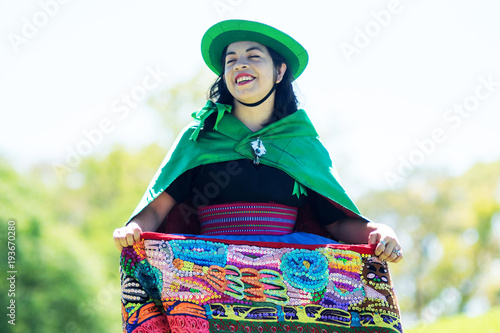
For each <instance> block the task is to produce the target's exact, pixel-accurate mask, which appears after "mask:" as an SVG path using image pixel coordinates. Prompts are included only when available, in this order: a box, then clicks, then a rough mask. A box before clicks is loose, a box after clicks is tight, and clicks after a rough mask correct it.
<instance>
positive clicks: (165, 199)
mask: <svg viewBox="0 0 500 333" xmlns="http://www.w3.org/2000/svg"><path fill="white" fill-rule="evenodd" d="M174 205H175V200H174V199H173V198H172V197H171V196H170V195H169V194H167V193H165V192H163V193H161V194H160V195H159V196H158V197H157V198H156V199H155V200H153V202H151V203H150V204H149V205H147V206H146V207H145V208H144V209H143V210H142V211H141V212H140V213H139V214H137V216H136V217H134V218H133V219H132V220H131V221H130V222H129V223H128V224H127V225H126V226H124V227H121V228H117V229H115V231H114V232H113V238H114V240H115V245H116V247H117V248H118V250H119V251H121V250H122V249H123V248H124V247H127V246H131V245H134V243H136V242H138V241H140V240H141V232H143V231H156V230H157V229H158V227H159V226H160V224H161V222H162V221H163V220H164V219H165V217H166V216H167V214H168V213H169V212H170V210H171V209H172V207H174Z"/></svg>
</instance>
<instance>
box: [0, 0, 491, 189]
mask: <svg viewBox="0 0 500 333" xmlns="http://www.w3.org/2000/svg"><path fill="white" fill-rule="evenodd" d="M64 2H66V3H64ZM44 4H45V5H44ZM43 7H45V11H44V9H43ZM46 12H48V14H47V13H46ZM387 13H390V17H388V16H387ZM498 13H500V5H499V3H498V2H493V1H486V0H483V1H465V0H445V1H430V0H420V1H418V0H414V1H411V0H400V1H387V0H386V1H378V0H377V1H374V0H366V1H347V0H346V1H311V0H308V1H269V0H267V1H262V0H253V1H246V0H208V1H202V0H198V1H180V0H178V1H156V0H150V1H131V0H121V1H115V0H108V1H95V0H90V1H68V0H65V1H63V0H59V1H57V0H41V1H27V0H26V1H22V2H21V1H0V37H1V38H0V115H1V122H0V156H4V157H6V158H7V159H8V160H9V161H11V163H12V164H14V165H15V166H16V167H19V168H21V169H24V168H26V167H27V166H29V165H32V164H34V163H38V162H45V163H49V164H53V163H60V164H63V165H66V164H67V158H68V155H69V153H68V151H69V150H76V149H77V148H78V147H80V148H81V149H83V148H85V147H87V148H89V147H90V148H89V150H88V152H89V153H90V154H98V153H103V152H105V151H107V149H109V147H111V146H112V145H113V144H114V143H116V142H122V143H124V144H126V145H128V146H130V147H135V148H137V147H140V146H142V145H144V144H147V143H149V142H155V141H157V140H159V139H160V138H164V134H163V133H162V128H161V127H160V126H159V125H158V121H157V119H156V118H155V117H154V112H153V111H151V110H150V109H148V108H147V107H146V106H144V105H139V106H137V107H134V108H131V109H130V112H129V113H128V114H127V115H126V116H123V114H122V113H116V112H114V111H113V110H116V108H114V105H115V106H116V104H115V103H119V102H120V98H121V97H120V96H122V95H123V94H131V92H133V91H134V89H135V91H136V92H140V90H138V89H139V88H137V87H138V86H140V85H141V84H142V82H143V80H144V78H145V77H147V76H148V75H149V74H148V68H149V70H155V69H157V70H158V71H160V72H161V73H163V74H161V75H162V77H161V78H160V84H158V85H156V87H154V89H149V90H148V92H149V93H150V94H154V93H158V92H160V91H162V89H165V88H166V87H169V86H173V85H175V84H176V83H179V82H181V81H183V80H186V79H189V78H190V77H192V76H193V75H194V74H195V73H197V72H198V70H199V69H200V68H204V67H205V65H204V63H203V60H202V58H201V54H200V41H201V37H202V35H203V33H204V32H205V31H206V29H207V28H208V27H210V26H211V25H212V24H214V23H216V22H218V21H220V20H222V19H230V18H243V19H250V20H257V21H261V22H264V23H267V24H270V25H272V26H275V27H276V28H279V29H281V30H283V31H285V32H287V33H288V34H290V35H291V36H293V37H294V38H296V39H297V40H298V41H299V42H301V43H302V44H303V45H304V47H305V48H306V49H307V50H308V52H309V56H310V60H309V66H308V68H307V69H306V71H305V72H304V74H303V75H302V76H301V77H300V78H299V79H298V80H297V85H298V87H299V89H300V92H299V99H300V101H301V107H303V108H304V109H305V110H306V111H307V112H308V114H309V116H310V117H311V119H312V120H313V123H314V124H315V125H316V127H317V129H318V131H319V133H320V134H321V136H322V137H323V138H324V142H325V144H326V145H327V147H328V149H329V150H330V152H331V154H332V157H333V160H334V162H335V164H336V166H337V167H338V169H339V172H340V176H341V178H342V180H343V183H344V185H345V186H346V188H347V190H348V192H350V193H351V194H353V195H354V196H356V195H358V194H360V193H362V192H363V191H364V190H366V189H369V188H385V187H389V185H390V184H389V182H388V181H387V179H386V177H385V175H386V174H387V173H391V174H392V175H394V176H396V175H398V172H399V176H402V178H401V179H402V180H403V181H402V182H401V183H399V184H404V183H405V181H406V180H407V178H405V176H406V175H405V172H406V171H407V169H408V168H413V167H416V168H435V167H438V168H444V169H446V170H449V172H450V174H458V173H460V172H463V171H465V170H466V169H467V168H469V167H470V166H471V165H473V164H474V163H476V162H481V161H483V162H486V161H493V160H498V159H500V146H499V142H500V129H499V125H500V61H499V59H500V38H499V35H498V33H499V32H500V20H499V19H498ZM31 25H33V26H34V29H33V26H31ZM37 26H38V27H37ZM366 33H367V34H368V35H365V36H363V35H364V34H366ZM362 34H363V35H362ZM23 38H24V39H23ZM16 41H17V42H16ZM342 45H344V48H349V47H351V50H352V49H353V48H354V47H356V46H358V47H357V49H356V52H357V53H352V54H351V55H350V56H346V54H345V53H343V51H342V49H341V47H342ZM346 45H350V46H346ZM348 60H349V61H348ZM207 71H208V69H207ZM481 77H482V78H483V80H486V81H488V80H490V81H491V82H492V83H491V84H489V85H485V84H484V83H482V82H483V81H481V80H482V79H480V78H481ZM148 83H149V84H150V85H153V83H154V81H152V80H149V81H148ZM463 103H465V104H467V105H466V108H467V109H469V110H472V111H470V112H469V111H467V110H466V109H465V108H464V111H463V112H462V114H459V113H454V112H453V106H454V104H463ZM121 105H122V106H123V103H122V104H121ZM201 106H202V105H200V107H201ZM449 109H452V110H451V111H449V112H448V113H447V112H446V111H447V110H449ZM120 115H121V117H120ZM446 117H447V118H446ZM186 119H187V118H186ZM103 120H104V121H106V120H109V121H110V124H111V125H110V124H108V125H110V126H111V127H109V128H108V127H106V126H107V125H106V126H105V129H107V130H108V131H107V133H104V134H103V136H102V137H101V138H98V139H97V138H96V139H95V140H97V141H96V142H97V143H96V144H94V145H91V146H84V144H83V143H82V142H83V141H85V140H87V138H86V137H85V134H84V132H85V131H91V130H92V129H95V128H97V127H98V126H99V124H100V123H101V122H102V121H103ZM432 133H435V134H434V136H435V137H434V143H430V141H428V140H429V139H431V138H432ZM416 140H418V141H422V140H427V141H426V142H427V143H426V144H425V145H424V146H423V148H419V147H418V145H417V144H416ZM436 141H437V142H436ZM79 145H80V146H79ZM422 150H427V154H424V153H425V152H422ZM401 160H405V161H407V162H404V163H403V162H401ZM73 169H74V170H76V171H77V169H78V163H76V162H75V166H74V168H73ZM398 170H399V171H398Z"/></svg>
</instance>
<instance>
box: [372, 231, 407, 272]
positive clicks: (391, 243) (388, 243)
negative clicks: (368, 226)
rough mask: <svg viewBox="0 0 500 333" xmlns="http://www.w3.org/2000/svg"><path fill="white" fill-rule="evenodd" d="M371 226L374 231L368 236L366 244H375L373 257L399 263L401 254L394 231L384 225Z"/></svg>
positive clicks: (401, 257)
mask: <svg viewBox="0 0 500 333" xmlns="http://www.w3.org/2000/svg"><path fill="white" fill-rule="evenodd" d="M373 226H374V227H375V230H374V231H372V232H371V233H370V235H369V236H368V243H369V244H377V247H376V248H375V255H376V256H377V257H379V258H380V259H381V260H385V261H389V262H394V263H397V262H400V261H401V260H402V259H403V252H402V250H401V244H399V240H398V238H397V237H396V233H395V232H394V230H392V228H391V227H389V226H387V225H384V224H378V223H373Z"/></svg>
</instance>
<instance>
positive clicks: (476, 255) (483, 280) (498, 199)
mask: <svg viewBox="0 0 500 333" xmlns="http://www.w3.org/2000/svg"><path fill="white" fill-rule="evenodd" d="M499 185H500V162H496V163H490V164H477V165H475V166H474V167H473V168H471V169H470V170H469V171H468V172H467V173H465V174H464V175H461V176H460V177H455V178H452V177H447V176H446V175H444V174H440V173H437V172H433V173H430V172H427V173H422V174H420V175H415V176H414V177H413V178H412V179H410V181H409V183H408V186H407V187H405V188H404V189H401V190H399V191H382V192H375V193H372V194H369V195H367V196H366V197H364V198H363V199H362V200H361V201H360V202H359V204H360V206H361V207H362V208H363V209H362V211H363V212H364V214H365V215H367V216H369V217H370V218H371V219H373V220H375V221H379V222H385V223H387V224H389V225H391V226H393V227H394V228H395V229H396V232H397V234H398V235H399V237H400V238H401V241H402V243H403V246H404V247H405V248H406V251H405V260H404V261H403V262H402V263H400V264H398V265H393V266H392V272H393V274H394V276H395V280H396V288H397V287H398V286H399V287H400V288H399V291H400V292H399V295H398V297H399V301H400V303H401V308H402V309H406V311H409V312H413V314H416V315H417V316H418V317H419V318H420V319H422V320H424V321H429V320H433V319H435V318H436V317H439V316H441V315H449V314H454V313H458V312H461V311H464V310H465V309H466V308H467V307H468V306H470V304H473V302H472V303H471V301H474V300H476V299H479V298H481V299H486V300H487V303H488V304H489V305H500V283H499V282H498V281H499V280H500V277H499V276H498V270H497V273H496V276H494V275H492V274H491V271H492V269H494V268H495V267H498V265H499V263H500V260H499V259H500V255H499V253H498V247H499V245H500V233H499V230H498V229H499V227H500V187H499Z"/></svg>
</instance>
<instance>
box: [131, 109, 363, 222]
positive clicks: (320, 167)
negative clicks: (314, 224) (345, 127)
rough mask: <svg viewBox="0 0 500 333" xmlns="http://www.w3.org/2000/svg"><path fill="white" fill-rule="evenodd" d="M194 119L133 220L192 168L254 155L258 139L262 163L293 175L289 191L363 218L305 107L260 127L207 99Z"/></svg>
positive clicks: (249, 157)
mask: <svg viewBox="0 0 500 333" xmlns="http://www.w3.org/2000/svg"><path fill="white" fill-rule="evenodd" d="M213 113H216V114H217V120H216V122H215V126H214V128H213V130H203V125H204V122H205V120H206V119H207V118H208V117H209V116H210V115H211V114H213ZM193 118H194V121H193V122H192V123H190V124H189V125H188V126H187V127H185V128H184V130H183V131H182V132H181V133H180V135H179V136H178V138H177V139H176V141H175V143H174V144H173V145H172V148H171V149H170V151H169V152H168V154H167V156H166V157H165V159H164V161H163V163H162V164H161V166H160V168H159V169H158V171H157V172H156V174H155V176H154V177H153V180H152V181H151V183H150V184H149V187H148V189H147V191H146V193H145V194H144V196H143V198H142V200H141V201H140V202H139V205H138V206H137V208H136V209H135V211H134V212H133V214H132V216H131V219H132V218H133V217H134V216H136V215H137V214H139V213H140V212H141V211H142V210H143V209H144V208H145V207H146V206H147V205H148V204H149V203H151V202H152V201H153V200H154V199H155V198H156V197H158V196H159V195H160V194H161V193H162V192H163V191H164V190H165V189H166V188H167V187H168V186H169V185H170V184H171V183H172V182H173V181H174V180H175V179H176V178H177V177H178V176H180V175H181V174H182V173H184V172H185V171H187V170H189V169H192V168H195V167H197V166H199V165H203V164H208V163H216V162H225V161H232V160H238V159H254V158H255V154H254V151H253V149H252V146H251V142H252V141H255V140H256V139H257V138H260V140H262V143H263V144H264V146H265V149H266V153H265V154H264V155H263V156H261V157H260V163H262V164H265V165H268V166H272V167H275V168H278V169H280V170H282V171H284V172H286V173H287V174H289V175H290V176H291V177H292V178H293V179H295V187H294V191H293V193H291V195H292V194H293V195H302V194H304V195H307V189H306V188H309V189H311V190H313V191H315V192H317V193H319V194H321V195H323V196H324V197H326V198H328V199H329V201H330V202H331V203H332V204H333V205H335V206H336V207H337V208H339V209H342V210H343V211H344V212H345V213H346V214H347V215H348V216H350V217H361V218H363V217H362V216H361V214H360V212H359V211H358V209H357V208H356V206H355V204H354V203H353V202H352V200H351V199H350V198H349V196H348V195H347V194H346V192H345V190H344V189H343V188H342V186H341V185H340V182H339V180H338V179H337V177H336V172H335V169H334V167H333V164H332V161H331V159H330V156H329V154H328V151H327V150H326V148H325V147H324V146H323V144H322V143H321V142H320V140H319V137H318V133H317V132H316V130H315V129H314V126H313V125H312V123H311V121H310V120H309V118H308V117H307V114H306V113H305V111H304V110H298V111H297V112H295V113H293V114H291V115H289V116H287V117H284V118H282V119H280V120H278V121H276V122H274V123H271V124H269V125H267V126H265V127H264V128H262V129H260V130H258V131H256V132H252V131H251V130H250V129H248V128H247V127H246V126H245V125H244V124H243V123H242V122H241V121H240V120H238V119H237V118H236V117H234V116H233V115H232V114H231V106H230V105H225V104H214V103H212V102H211V101H208V102H207V104H206V105H205V107H204V108H202V109H201V110H199V111H198V112H195V113H193ZM167 219H168V216H167ZM129 221H130V220H129Z"/></svg>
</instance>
